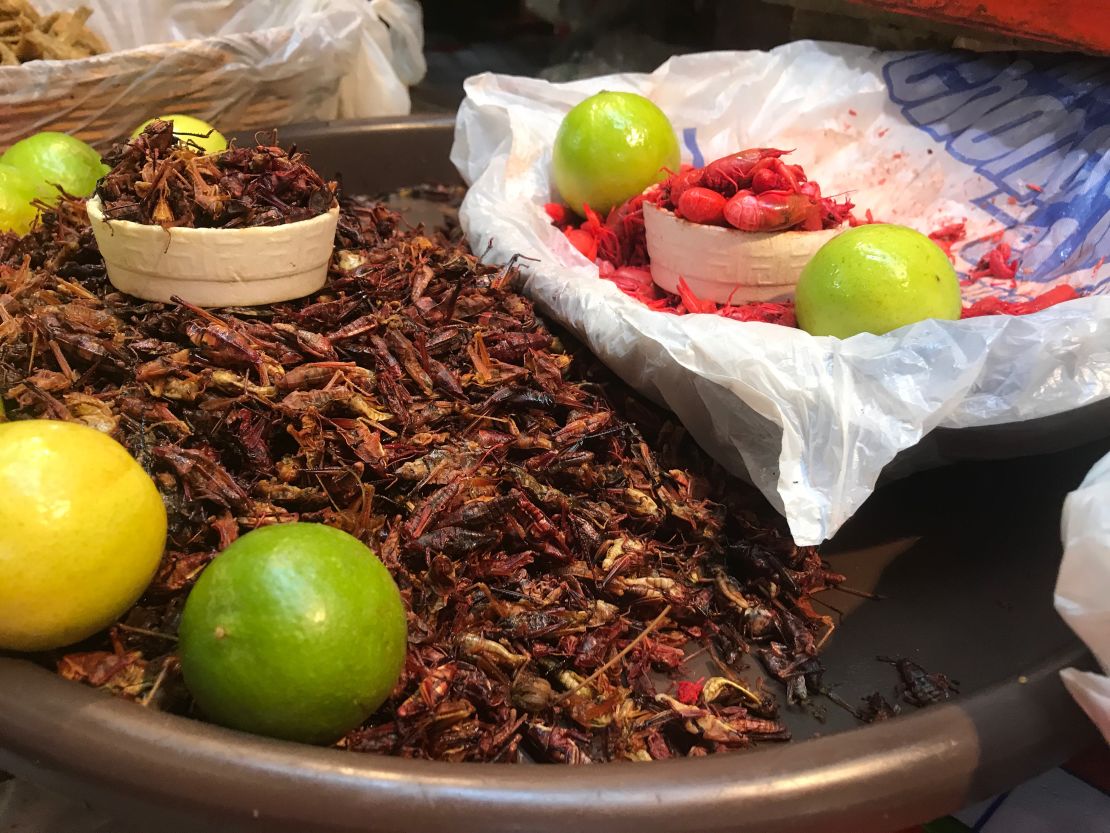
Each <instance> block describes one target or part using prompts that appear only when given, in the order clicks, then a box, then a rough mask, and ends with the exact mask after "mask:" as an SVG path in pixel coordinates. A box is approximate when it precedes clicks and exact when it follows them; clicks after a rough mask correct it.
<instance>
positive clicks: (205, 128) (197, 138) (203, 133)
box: [131, 114, 227, 153]
mask: <svg viewBox="0 0 1110 833" xmlns="http://www.w3.org/2000/svg"><path fill="white" fill-rule="evenodd" d="M158 119H160V120H161V121H172V122H173V135H174V136H176V137H177V139H178V140H179V141H186V140H187V141H189V142H192V143H193V144H195V145H198V146H199V147H200V148H201V149H202V150H204V152H205V153H219V152H220V151H223V150H227V139H225V138H224V136H223V134H222V133H220V131H218V130H217V129H216V128H214V127H213V126H212V125H210V124H209V123H208V122H206V121H203V120H201V119H198V118H196V117H195V116H183V115H181V114H176V115H173V116H158ZM152 121H155V119H147V120H146V121H144V122H143V123H142V124H140V125H139V126H138V127H136V128H135V132H133V133H132V134H131V138H132V139H133V138H135V137H136V136H138V135H139V134H140V133H142V132H143V130H145V129H146V126H147V125H148V124H150V123H151V122H152Z"/></svg>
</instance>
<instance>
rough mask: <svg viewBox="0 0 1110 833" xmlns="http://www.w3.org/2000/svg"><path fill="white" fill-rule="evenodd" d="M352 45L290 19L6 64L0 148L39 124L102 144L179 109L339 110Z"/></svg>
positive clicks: (217, 119) (247, 123)
mask: <svg viewBox="0 0 1110 833" xmlns="http://www.w3.org/2000/svg"><path fill="white" fill-rule="evenodd" d="M347 47H349V50H348V51H349V52H350V53H351V55H353V54H354V51H355V48H356V44H355V42H354V41H353V40H352V42H351V43H350V44H337V43H335V42H330V43H327V44H323V43H319V44H312V43H310V42H309V39H305V38H304V37H303V33H297V36H296V37H295V36H294V30H293V28H291V27H290V28H275V29H268V30H265V31H261V32H254V33H250V34H240V35H228V36H223V37H219V38H208V39H204V40H187V41H177V42H171V43H162V44H155V45H151V46H145V47H140V48H137V49H129V50H125V51H121V52H113V53H108V54H105V55H97V56H94V57H91V58H84V59H80V60H73V61H33V62H31V63H28V64H24V65H23V66H18V67H2V68H0V151H2V150H3V149H5V148H7V147H8V146H10V145H11V144H13V143H14V142H16V141H18V140H19V139H21V138H23V137H24V136H27V135H29V134H31V133H35V132H37V131H40V130H59V131H63V132H66V133H71V134H73V135H75V136H78V137H80V138H82V139H84V140H85V141H87V142H90V143H91V144H92V145H94V146H95V147H97V148H98V149H100V150H104V149H106V148H107V147H108V146H109V145H111V143H112V142H113V141H114V140H116V139H118V138H119V137H120V136H124V135H127V134H128V133H129V132H130V131H131V129H133V128H134V127H135V126H136V125H138V124H140V123H141V122H142V121H144V120H145V119H148V118H151V117H153V116H157V115H160V114H165V113H173V112H186V113H189V114H190V115H195V116H198V117H200V118H202V119H205V120H207V121H211V122H214V123H216V124H218V125H219V126H220V128H221V129H222V130H226V131H235V130H250V129H261V128H267V127H272V126H274V125H280V124H290V123H294V122H299V121H309V120H314V119H332V118H335V117H336V115H337V112H338V87H339V82H340V80H341V74H342V68H343V66H344V64H345V60H341V58H348V57H350V56H349V55H346V54H344V51H345V49H346V48H347Z"/></svg>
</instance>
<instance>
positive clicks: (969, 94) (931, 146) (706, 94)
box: [451, 41, 1110, 544]
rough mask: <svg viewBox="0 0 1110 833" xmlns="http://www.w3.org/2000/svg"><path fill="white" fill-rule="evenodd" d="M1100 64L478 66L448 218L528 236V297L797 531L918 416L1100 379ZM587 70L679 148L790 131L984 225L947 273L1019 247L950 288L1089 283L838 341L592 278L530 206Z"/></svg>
mask: <svg viewBox="0 0 1110 833" xmlns="http://www.w3.org/2000/svg"><path fill="white" fill-rule="evenodd" d="M1106 79H1107V70H1106V68H1105V65H1101V64H1098V63H1096V62H1093V61H1089V60H1077V61H1075V62H1073V63H1071V64H1067V65H1063V66H1059V65H1057V66H1054V67H1051V68H1040V67H1038V66H1037V65H1035V64H1033V63H1031V62H1030V60H1028V59H1025V58H1015V57H1013V56H977V55H971V54H945V53H882V52H878V51H876V50H873V49H867V48H863V47H855V46H849V45H845V44H827V43H815V42H811V41H802V42H797V43H792V44H789V45H786V46H783V47H779V48H777V49H775V50H773V51H771V52H715V53H707V54H701V55H687V56H682V57H678V58H673V59H671V60H670V61H668V62H667V63H665V64H664V65H663V66H661V67H660V68H659V69H658V70H656V71H655V72H654V73H652V74H650V75H643V74H624V75H614V76H607V77H604V78H594V79H588V80H583V81H575V82H571V83H567V84H551V83H548V82H545V81H541V80H537V79H530V78H517V77H509V76H497V75H490V74H486V75H479V76H476V77H473V78H471V79H469V80H468V81H467V83H466V94H467V97H466V100H465V101H464V102H463V104H462V107H461V108H460V111H459V114H458V120H457V124H456V132H455V145H454V148H453V150H452V157H451V158H452V161H453V162H454V163H455V165H456V167H458V169H459V171H460V172H461V174H462V176H463V177H464V179H465V180H466V181H467V183H468V184H470V186H471V187H470V190H469V192H468V194H467V196H466V200H465V202H464V203H463V207H462V223H463V226H464V228H465V229H466V231H467V234H468V237H469V240H470V243H471V245H472V246H473V248H474V250H475V251H478V252H486V251H487V246H492V247H491V248H490V249H489V250H488V253H487V255H486V257H487V259H489V260H496V261H505V260H508V258H509V257H511V256H512V255H514V254H517V253H520V254H522V255H526V256H528V257H530V258H535V259H536V260H535V261H530V262H526V266H527V269H528V271H529V277H528V281H527V283H526V292H527V293H528V294H529V295H530V296H531V297H532V298H533V299H535V300H536V302H537V303H538V304H539V306H540V307H541V308H542V309H544V310H545V311H546V312H547V313H548V314H550V315H552V316H554V317H555V318H556V319H558V320H560V321H561V322H563V323H564V324H565V325H567V326H568V327H569V328H570V329H571V330H572V331H573V332H575V333H576V334H577V335H578V336H579V337H580V338H582V339H583V340H584V341H585V342H586V343H587V344H588V345H589V347H590V348H591V349H592V350H593V351H594V352H595V353H596V354H597V355H599V356H600V357H601V358H602V359H603V360H604V361H605V362H606V363H607V364H608V365H609V366H610V367H612V368H613V369H614V370H615V371H616V372H617V373H618V374H620V375H621V376H622V377H623V378H624V379H625V380H626V381H628V382H629V383H630V384H632V385H633V386H634V387H636V388H638V389H639V390H641V391H642V392H644V393H645V394H647V395H648V396H651V397H653V398H655V399H656V400H658V401H661V402H663V403H665V404H667V405H668V406H669V407H670V408H671V409H672V410H674V411H675V412H676V413H677V414H678V416H679V417H680V418H681V419H682V421H683V423H684V424H685V425H686V427H687V428H688V429H689V430H690V432H691V433H692V435H693V436H694V437H695V438H696V439H697V440H698V442H699V443H700V444H701V445H702V446H703V447H704V448H706V449H707V450H708V451H709V452H710V453H711V454H713V455H714V456H715V457H716V458H717V459H718V460H719V461H720V462H721V463H722V464H723V465H725V466H727V467H728V468H729V469H731V470H732V471H734V472H736V473H738V474H740V475H742V476H747V477H748V478H749V479H751V481H752V482H753V483H755V485H756V486H757V487H759V489H760V490H761V491H762V492H763V493H764V494H765V495H766V496H767V497H768V499H769V500H770V501H771V502H772V503H773V504H774V505H775V506H776V507H777V508H778V509H779V510H780V511H782V512H783V514H784V515H785V516H786V518H787V520H788V521H789V524H790V528H791V531H792V532H793V534H794V537H795V539H796V540H797V541H798V543H800V544H816V543H820V542H821V541H823V540H825V539H827V538H829V537H831V536H832V535H833V534H834V533H835V532H836V531H837V529H838V528H839V527H840V526H841V525H842V524H843V523H844V522H845V521H846V520H847V519H848V518H849V517H851V515H852V514H853V513H854V512H855V511H856V510H857V509H858V508H859V507H860V505H861V504H862V503H863V502H864V500H866V499H867V497H868V496H869V495H870V494H871V492H872V491H873V490H874V488H875V484H876V482H877V481H878V479H879V476H880V474H881V473H883V472H884V469H886V468H887V466H888V464H890V463H891V461H893V460H894V459H895V457H896V456H898V455H899V453H900V452H903V451H905V450H907V449H911V448H914V447H915V446H917V445H918V444H919V443H920V441H921V440H922V438H924V437H925V436H926V435H928V434H929V433H930V432H931V431H933V430H934V429H936V428H950V429H970V428H979V429H982V428H985V427H987V426H992V427H996V428H997V427H1001V426H1013V427H1017V426H1020V425H1022V424H1025V423H1027V422H1028V421H1029V420H1035V419H1038V418H1045V417H1052V416H1057V415H1062V414H1067V413H1069V412H1072V411H1075V410H1076V409H1079V408H1080V407H1081V406H1084V405H1091V404H1092V403H1101V402H1105V401H1107V400H1110V296H1108V295H1107V294H1106V293H1108V292H1110V263H1106V264H1104V262H1103V260H1102V256H1104V255H1105V256H1107V260H1110V191H1108V189H1107V182H1108V176H1110V110H1108V109H1107V107H1106V105H1105V101H1106V100H1107V84H1106ZM602 89H610V90H630V91H635V92H640V93H642V94H644V95H647V96H648V97H650V98H651V99H652V100H654V101H655V102H656V103H657V104H658V105H659V106H660V107H661V108H662V109H663V110H664V112H666V113H667V115H668V116H670V118H671V121H672V123H673V124H674V126H675V129H676V130H677V131H678V133H679V135H680V137H681V139H682V144H683V161H686V162H693V163H695V164H700V163H701V162H702V161H703V160H711V159H714V158H716V157H718V156H722V155H724V154H726V153H730V152H733V151H735V150H738V149H741V148H746V147H754V146H767V145H772V146H776V147H784V148H796V149H797V150H796V151H795V153H794V154H792V156H791V160H792V161H794V162H798V163H800V164H801V165H802V166H803V167H804V168H805V170H806V171H807V173H809V174H810V175H811V176H812V177H813V178H814V179H816V180H818V181H819V182H820V183H821V185H822V188H823V192H824V193H827V194H835V193H845V192H850V193H851V196H852V200H853V201H854V202H855V203H856V204H857V205H858V206H860V207H861V208H870V209H872V210H873V211H874V213H875V216H877V217H880V218H882V219H884V220H889V221H891V222H901V223H905V224H907V225H910V226H913V227H915V228H918V229H920V230H922V231H926V232H927V231H930V230H932V229H936V228H938V227H940V226H942V225H944V224H945V223H947V222H950V221H952V220H957V219H964V220H966V223H967V234H968V238H969V239H973V240H974V239H981V241H982V242H980V243H977V244H974V245H967V246H965V247H964V248H963V249H962V250H961V251H960V254H961V256H962V257H963V258H965V260H964V261H961V262H960V263H958V264H957V268H958V269H960V270H963V271H964V272H966V271H967V270H968V268H969V267H970V266H973V265H974V263H975V261H977V260H978V258H979V257H980V256H982V255H983V254H984V253H985V252H986V251H987V250H988V249H989V248H990V246H991V243H990V242H989V237H990V235H991V234H992V233H994V232H998V231H1002V230H1006V232H1007V239H1008V240H1012V242H1013V244H1014V247H1015V251H1017V252H1018V253H1020V255H1021V256H1022V265H1023V270H1022V272H1021V274H1020V275H1019V280H1018V281H1017V282H1016V285H1015V286H1010V285H1009V284H1008V283H1007V284H1005V285H1000V284H999V283H998V282H995V283H993V284H991V283H990V282H981V283H980V284H979V285H977V286H975V287H973V288H970V289H969V290H968V291H967V293H966V294H967V296H968V297H969V298H975V297H982V296H984V295H988V294H994V295H996V296H999V297H1002V298H1022V297H1029V296H1034V295H1039V294H1041V293H1042V292H1044V291H1046V290H1047V289H1049V288H1050V287H1052V286H1053V285H1056V284H1061V283H1070V284H1072V285H1073V286H1076V287H1079V288H1081V289H1083V290H1086V291H1089V292H1091V295H1090V297H1085V298H1081V299H1079V300H1074V301H1070V302H1068V303H1064V304H1060V305H1058V306H1056V307H1052V308H1051V309H1048V310H1045V311H1043V312H1040V313H1037V314H1035V315H1029V316H1022V317H1009V316H984V317H980V318H974V319H969V320H964V321H925V322H922V323H919V324H915V325H912V326H909V327H904V328H902V329H899V330H897V331H895V332H893V333H889V334H887V335H884V336H872V335H866V334H865V335H860V336H856V337H854V338H851V339H847V340H843V341H840V340H836V339H832V338H813V337H811V336H809V335H807V334H806V333H804V332H802V331H800V330H795V329H792V328H786V327H779V326H775V325H771V324H761V323H739V322H735V321H731V320H727V319H724V318H721V317H719V316H713V315H684V316H675V315H667V314H664V313H658V312H653V311H651V310H649V309H647V308H646V307H644V306H643V305H641V304H639V303H638V302H636V301H634V300H632V299H631V298H629V297H627V296H626V295H624V294H623V293H622V292H620V290H618V289H617V288H616V286H615V285H614V284H612V283H611V282H609V281H605V280H599V279H598V270H597V267H596V266H594V265H593V264H592V263H589V262H587V261H586V260H585V259H584V258H583V257H582V256H581V255H579V254H578V252H577V251H576V250H575V249H574V248H573V247H571V246H570V244H569V243H568V242H567V240H566V239H565V237H564V236H563V235H562V234H561V233H560V232H559V231H558V230H556V229H555V228H554V227H552V226H551V225H550V224H549V222H548V220H547V217H546V215H545V213H544V210H543V204H544V203H545V202H547V201H548V200H550V199H552V198H553V196H554V195H553V194H552V191H551V185H550V181H549V168H550V160H551V146H552V142H553V140H554V137H555V133H556V131H557V129H558V126H559V123H560V121H561V120H562V118H563V116H564V115H565V114H566V112H567V110H569V109H570V108H571V107H572V106H573V105H575V104H577V103H578V102H579V101H581V100H582V99H583V98H584V97H586V96H587V95H590V94H592V93H595V92H598V91H600V90H602ZM1027 186H1032V187H1027ZM1014 436H1015V437H1021V432H1020V431H1015V432H1014ZM1024 441H1025V443H1026V444H1025V446H1024V447H1025V448H1029V447H1030V441H1029V438H1028V437H1026V438H1025V440H1024ZM1056 442H1059V440H1056ZM1014 445H1015V447H1021V446H1019V444H1018V443H1014ZM921 463H922V460H921V459H917V460H915V461H913V465H908V464H907V465H903V466H902V468H901V471H900V472H899V473H901V474H904V473H906V472H907V471H908V470H910V469H911V468H912V467H913V466H914V465H920V464H921Z"/></svg>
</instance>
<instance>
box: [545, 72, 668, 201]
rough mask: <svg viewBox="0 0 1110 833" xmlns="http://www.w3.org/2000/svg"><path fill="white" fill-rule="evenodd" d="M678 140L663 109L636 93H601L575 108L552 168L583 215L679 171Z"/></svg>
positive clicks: (557, 184) (557, 183)
mask: <svg viewBox="0 0 1110 833" xmlns="http://www.w3.org/2000/svg"><path fill="white" fill-rule="evenodd" d="M679 158H680V157H679V153H678V139H677V138H676V137H675V133H674V128H673V127H672V126H671V123H670V121H669V120H668V119H667V117H666V115H664V113H663V111H662V110H660V109H659V108H658V107H656V106H655V105H654V104H653V103H652V102H651V101H649V100H648V99H646V98H644V97H643V96H642V95H637V94H636V93H615V92H601V93H598V94H597V95H593V96H590V97H589V98H587V99H586V100H585V101H583V102H580V103H579V104H577V105H576V106H575V107H573V108H572V109H571V111H570V112H569V113H567V114H566V117H565V118H564V119H563V122H562V124H560V125H559V132H558V133H557V134H556V136H555V147H554V149H553V150H552V156H551V164H552V174H553V178H554V181H555V187H556V188H557V189H558V191H559V194H560V196H562V198H563V199H564V200H565V201H566V202H567V204H568V205H570V207H571V208H573V209H574V210H575V211H577V212H578V213H579V214H582V213H583V205H589V206H590V208H592V209H593V210H594V211H597V212H599V213H600V214H601V215H602V216H603V217H604V215H605V213H606V212H608V211H609V209H611V208H612V207H613V206H615V205H620V204H621V203H623V202H624V201H625V200H627V199H628V198H629V197H633V196H635V195H636V194H639V193H640V192H641V191H643V190H644V189H645V188H647V187H648V186H649V185H651V184H652V183H653V182H659V181H661V180H663V179H665V178H666V177H667V176H668V173H667V170H664V169H669V170H670V171H671V172H674V171H677V170H678V164H679Z"/></svg>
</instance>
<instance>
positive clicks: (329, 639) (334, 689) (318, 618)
mask: <svg viewBox="0 0 1110 833" xmlns="http://www.w3.org/2000/svg"><path fill="white" fill-rule="evenodd" d="M179 637H180V641H179V653H180V657H181V670H182V673H183V674H184V677H185V684H186V685H187V686H188V688H189V691H190V692H191V693H192V695H193V697H194V698H195V699H196V702H197V705H198V706H199V707H200V710H201V711H202V712H203V713H204V714H205V715H206V716H207V717H209V718H210V719H211V720H213V721H215V722H217V723H221V724H223V725H225V726H230V727H231V728H234V729H241V730H243V731H247V732H254V733H256V734H260V735H269V736H271V737H278V738H284V739H286V740H297V741H302V742H304V743H330V742H332V741H335V740H337V739H338V738H340V737H342V736H343V735H344V734H345V733H346V732H348V731H349V730H351V729H353V728H355V727H356V726H358V725H359V724H360V723H362V721H364V720H365V719H366V718H367V717H369V716H370V715H371V714H373V713H374V711H376V710H377V708H378V707H379V706H380V705H381V704H382V702H383V701H384V700H385V699H386V697H388V696H389V693H390V692H391V691H392V690H393V686H394V685H396V683H397V679H398V677H399V676H400V674H401V668H402V666H403V665H404V661H405V646H406V637H407V626H406V622H405V607H404V604H403V603H402V601H401V594H400V593H399V592H398V590H397V585H395V584H394V583H393V579H392V577H391V576H390V575H389V571H388V570H386V568H385V566H384V565H383V564H382V563H381V561H379V560H378V559H377V557H376V556H375V555H374V554H373V553H372V552H371V551H370V550H369V549H368V548H367V547H365V546H364V545H363V544H361V543H360V542H359V541H358V539H357V538H354V537H352V536H351V535H348V534H347V533H345V532H342V531H341V530H338V529H333V528H332V527H328V526H323V525H322V524H311V523H291V524H282V525H275V526H266V527H261V528H259V529H256V530H254V531H252V532H248V533H247V534H246V535H244V536H243V537H242V538H239V539H238V540H237V541H235V542H234V543H233V544H232V545H231V546H229V547H228V548H227V549H226V550H224V551H223V552H222V553H220V554H219V555H218V556H216V558H215V560H214V561H212V563H211V564H209V565H208V567H206V568H205V570H204V572H203V573H201V576H200V578H199V579H198V580H197V583H196V585H195V586H194V587H193V589H192V591H191V592H190V593H189V598H188V599H187V600H186V602H185V610H184V612H183V613H182V617H181V626H180V629H179Z"/></svg>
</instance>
